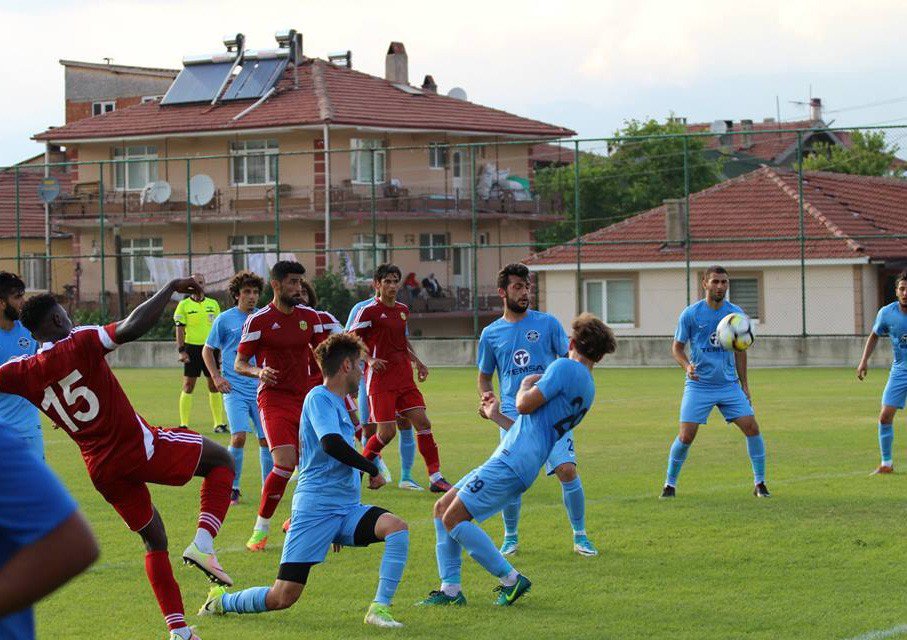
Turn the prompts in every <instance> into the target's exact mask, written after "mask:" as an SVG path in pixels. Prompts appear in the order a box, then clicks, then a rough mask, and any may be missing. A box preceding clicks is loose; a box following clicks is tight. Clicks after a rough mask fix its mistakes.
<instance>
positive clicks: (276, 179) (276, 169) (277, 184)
mask: <svg viewBox="0 0 907 640" xmlns="http://www.w3.org/2000/svg"><path fill="white" fill-rule="evenodd" d="M275 158H276V161H275V162H274V236H275V239H276V242H277V258H278V259H279V258H280V154H279V153H278V154H277V155H276V156H275Z"/></svg>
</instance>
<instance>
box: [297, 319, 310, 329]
mask: <svg viewBox="0 0 907 640" xmlns="http://www.w3.org/2000/svg"><path fill="white" fill-rule="evenodd" d="M299 328H300V329H302V330H303V331H305V330H307V329H308V328H309V323H308V322H306V321H305V320H300V321H299Z"/></svg>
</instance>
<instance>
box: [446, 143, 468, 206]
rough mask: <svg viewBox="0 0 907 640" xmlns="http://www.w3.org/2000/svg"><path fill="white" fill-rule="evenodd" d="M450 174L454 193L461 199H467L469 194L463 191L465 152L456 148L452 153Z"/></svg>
mask: <svg viewBox="0 0 907 640" xmlns="http://www.w3.org/2000/svg"><path fill="white" fill-rule="evenodd" d="M450 175H451V187H452V189H453V193H454V195H455V196H457V197H458V198H459V199H460V200H463V199H465V198H466V197H467V194H466V193H465V192H464V191H463V153H462V152H461V151H459V150H454V152H453V153H452V154H451V155H450Z"/></svg>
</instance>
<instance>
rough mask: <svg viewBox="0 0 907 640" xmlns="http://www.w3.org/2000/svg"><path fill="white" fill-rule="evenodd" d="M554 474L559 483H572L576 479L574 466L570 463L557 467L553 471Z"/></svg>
mask: <svg viewBox="0 0 907 640" xmlns="http://www.w3.org/2000/svg"><path fill="white" fill-rule="evenodd" d="M554 473H555V475H557V479H558V480H560V481H561V482H573V481H574V480H576V478H577V477H578V476H577V473H576V465H575V464H573V463H572V462H565V463H564V464H562V465H559V466H558V467H557V468H556V469H555V470H554Z"/></svg>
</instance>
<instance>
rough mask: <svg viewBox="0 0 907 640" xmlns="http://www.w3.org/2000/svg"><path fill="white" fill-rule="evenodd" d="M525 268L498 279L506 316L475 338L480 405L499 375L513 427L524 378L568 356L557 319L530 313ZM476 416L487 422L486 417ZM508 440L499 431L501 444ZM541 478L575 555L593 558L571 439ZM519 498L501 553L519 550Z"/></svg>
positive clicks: (508, 269)
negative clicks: (562, 510) (553, 489)
mask: <svg viewBox="0 0 907 640" xmlns="http://www.w3.org/2000/svg"><path fill="white" fill-rule="evenodd" d="M531 292H532V289H531V285H530V283H529V268H528V267H527V266H526V265H524V264H508V265H507V266H505V267H504V268H503V269H501V271H500V272H499V273H498V295H499V296H501V299H502V301H503V303H504V315H503V316H501V317H500V318H498V319H497V320H495V321H494V322H492V323H491V324H490V325H488V326H487V327H485V329H483V330H482V335H481V337H480V338H479V354H478V365H479V395H480V396H481V402H482V404H484V403H486V402H488V401H489V400H490V398H493V397H494V385H493V382H492V376H493V375H494V372H495V370H497V372H498V386H499V387H500V389H501V400H500V405H501V413H503V414H504V416H506V417H507V419H508V420H510V421H511V422H515V421H516V419H517V416H518V413H517V410H516V394H517V391H518V390H519V388H520V382H521V381H522V380H523V378H525V377H526V376H527V375H532V374H541V373H544V372H545V368H546V367H548V366H550V365H551V363H552V362H554V361H555V360H557V359H558V357H565V356H566V355H567V346H568V344H569V340H568V338H567V334H566V333H565V332H564V328H563V327H562V326H561V323H560V322H558V321H557V319H556V318H555V317H554V316H552V315H549V314H547V313H542V312H540V311H534V310H532V309H530V308H529V302H530V294H531ZM479 413H480V415H481V416H482V417H484V418H487V417H488V416H486V415H485V414H484V412H482V411H480V412H479ZM505 435H507V432H506V430H504V429H503V428H502V429H501V438H503V437H504V436H505ZM545 473H546V474H547V475H549V476H550V475H552V474H553V475H556V476H557V478H558V480H560V481H561V491H562V493H563V498H564V506H565V507H566V508H567V517H568V518H569V520H570V525H571V527H572V528H573V550H574V551H575V552H576V553H578V554H580V555H583V556H597V555H598V549H596V548H595V545H594V544H592V541H591V540H589V537H588V536H587V535H586V496H585V493H584V492H583V484H582V481H581V480H580V478H579V475H578V474H577V473H576V452H575V450H574V442H573V434H572V433H565V434H564V437H563V438H561V439H560V440H558V441H557V442H556V443H555V445H554V448H553V449H552V450H551V455H550V456H549V457H548V459H547V460H546V461H545ZM520 504H521V497H520V496H517V498H516V499H515V500H514V501H513V502H512V503H510V504H508V505H507V506H505V507H504V509H503V511H502V512H501V515H502V516H503V518H504V543H503V544H502V545H501V553H502V554H504V555H505V556H509V555H512V554H514V553H516V551H517V547H518V545H519V536H518V533H517V526H518V524H519V521H520Z"/></svg>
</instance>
